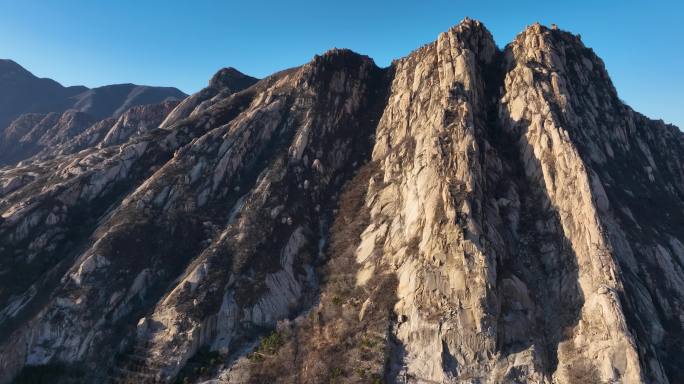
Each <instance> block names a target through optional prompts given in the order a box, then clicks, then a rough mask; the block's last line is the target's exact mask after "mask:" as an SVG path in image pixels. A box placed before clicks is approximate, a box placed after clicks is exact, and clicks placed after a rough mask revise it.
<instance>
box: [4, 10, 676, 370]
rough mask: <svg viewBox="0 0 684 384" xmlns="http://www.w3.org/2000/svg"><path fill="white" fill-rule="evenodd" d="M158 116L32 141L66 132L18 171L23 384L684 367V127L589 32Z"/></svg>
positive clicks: (275, 82)
mask: <svg viewBox="0 0 684 384" xmlns="http://www.w3.org/2000/svg"><path fill="white" fill-rule="evenodd" d="M149 108H150V107H145V108H139V109H135V108H133V109H130V110H129V111H128V112H126V113H125V114H123V115H121V116H120V117H119V118H118V120H114V119H109V120H104V121H100V122H90V121H88V122H87V123H86V122H83V121H82V120H79V116H78V113H77V112H70V113H71V114H72V115H71V116H70V117H65V116H64V115H63V116H61V117H58V116H52V117H50V116H51V115H46V116H43V115H37V114H33V115H27V116H24V117H23V118H22V119H21V120H18V121H15V122H14V123H13V124H12V126H11V129H8V131H7V132H6V135H10V136H12V135H14V136H17V137H19V136H21V137H26V136H27V135H28V136H31V135H30V134H31V132H33V131H36V132H43V130H42V129H44V128H36V127H43V126H46V127H47V126H49V127H51V128H50V129H51V130H52V131H55V132H60V133H63V135H62V136H60V135H57V136H55V135H51V136H49V137H48V138H46V140H47V139H51V140H59V141H60V142H59V143H52V142H49V143H47V142H46V146H47V147H49V148H57V149H51V150H49V151H48V152H47V153H46V152H40V153H37V154H36V155H35V156H34V157H32V158H31V159H29V160H26V161H23V162H22V163H20V164H19V165H17V166H14V167H7V168H4V169H0V214H1V216H0V217H1V218H0V255H1V257H0V263H1V264H0V278H1V279H2V281H3V283H2V284H1V285H0V325H1V326H0V372H2V374H1V375H0V379H1V380H2V381H3V382H4V381H7V382H8V381H11V380H12V379H13V378H15V377H16V378H17V380H18V381H21V380H28V379H29V378H32V377H37V375H40V374H45V373H46V372H47V373H49V374H50V377H51V378H52V380H55V381H57V382H59V381H60V380H61V381H62V382H119V383H139V382H173V381H175V380H178V381H181V382H183V381H187V382H209V383H265V382H276V383H321V382H349V383H357V382H370V383H379V382H386V383H395V382H396V383H509V382H510V383H517V382H519V383H523V382H529V383H606V382H614V383H639V382H645V383H678V382H680V381H682V380H684V371H682V368H681V367H682V366H683V363H684V361H682V359H683V358H682V356H684V354H683V353H682V352H684V350H682V344H684V340H683V336H684V331H683V329H682V327H683V325H684V312H683V310H682V308H683V307H682V304H683V303H682V300H683V299H684V271H683V270H682V268H684V244H683V242H684V166H683V164H682V161H684V135H683V134H682V133H681V132H680V131H679V130H678V129H677V128H676V127H674V126H670V125H666V124H664V123H662V122H660V121H653V120H649V119H647V118H646V117H644V116H642V115H639V114H638V113H636V112H634V111H632V110H631V109H630V108H629V107H628V106H626V105H624V104H623V103H622V102H621V101H620V99H619V98H618V97H617V93H616V91H615V89H614V88H613V86H612V84H611V82H610V79H609V77H608V74H607V72H606V70H605V68H604V65H603V63H602V61H601V60H600V59H599V58H598V57H596V55H595V54H594V53H593V52H592V51H591V49H589V48H586V47H585V46H584V45H583V44H582V42H581V40H580V38H579V37H577V36H575V35H572V34H570V33H568V32H564V31H560V30H558V29H557V28H555V27H554V28H552V29H549V28H546V27H543V26H540V25H533V26H530V27H528V28H527V29H525V31H523V32H522V33H521V34H519V35H518V36H517V37H516V38H515V40H514V41H513V42H511V43H510V44H509V45H507V46H506V47H505V48H504V49H503V51H502V50H500V49H499V48H497V47H496V45H495V44H494V41H493V39H492V36H491V35H490V33H489V32H488V31H487V30H486V28H485V27H484V26H483V25H482V24H481V23H479V22H477V21H473V20H469V19H466V20H464V21H463V22H461V23H460V24H458V25H457V26H455V27H453V28H452V29H450V30H449V31H447V32H445V33H443V34H441V35H440V36H439V37H438V39H437V40H436V41H435V42H433V43H431V44H428V45H426V46H424V47H421V48H419V49H418V50H416V51H414V52H413V53H411V54H410V55H408V56H407V57H405V58H402V59H399V60H396V61H395V62H394V63H393V64H392V65H391V66H390V67H389V68H379V67H377V66H376V65H375V64H374V63H373V61H372V60H371V59H369V58H367V57H365V56H361V55H358V54H356V53H353V52H351V51H348V50H332V51H329V52H326V53H325V54H324V55H322V56H316V57H315V58H314V59H313V60H312V61H311V62H309V63H308V64H306V65H303V66H301V67H298V68H292V69H289V70H286V71H283V72H279V73H276V74H274V75H272V76H269V77H267V78H265V79H262V80H259V81H257V80H256V79H252V78H249V77H247V76H245V75H242V74H240V73H239V72H237V71H236V70H234V69H232V68H227V69H223V70H221V71H219V73H217V75H216V76H214V78H213V79H212V80H211V81H210V83H209V86H208V87H207V88H205V89H204V90H202V91H200V92H198V93H197V94H194V95H192V96H189V97H188V98H186V99H185V100H183V101H181V102H180V103H179V104H177V105H176V104H168V103H167V104H162V105H159V106H156V107H154V109H149ZM46 119H47V120H46ZM44 121H45V122H44ZM54 127H57V128H54ZM45 129H47V128H45ZM14 136H12V137H14ZM35 136H36V137H38V136H40V135H35ZM62 137H63V139H62ZM35 140H36V142H39V143H40V142H41V141H40V140H41V139H40V138H38V139H35ZM57 144H58V145H57Z"/></svg>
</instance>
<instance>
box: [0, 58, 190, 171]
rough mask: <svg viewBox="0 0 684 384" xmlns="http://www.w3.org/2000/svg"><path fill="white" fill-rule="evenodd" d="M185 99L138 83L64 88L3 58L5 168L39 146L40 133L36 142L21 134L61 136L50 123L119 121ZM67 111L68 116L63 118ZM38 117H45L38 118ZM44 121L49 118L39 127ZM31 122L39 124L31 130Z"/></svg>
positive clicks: (0, 143) (0, 94)
mask: <svg viewBox="0 0 684 384" xmlns="http://www.w3.org/2000/svg"><path fill="white" fill-rule="evenodd" d="M186 96H187V95H185V94H184V93H183V92H181V91H179V90H178V89H176V88H169V87H148V86H141V85H135V84H116V85H107V86H103V87H97V88H93V89H88V88H86V87H82V86H77V87H63V86H62V85H60V84H59V83H57V82H56V81H54V80H51V79H41V78H38V77H36V76H34V75H33V74H32V73H30V72H29V71H27V70H26V69H24V68H23V67H21V66H20V65H19V64H17V63H15V62H14V61H12V60H3V59H0V153H2V154H1V155H0V165H2V164H12V163H15V162H17V161H19V160H23V159H25V158H28V157H30V156H32V155H33V154H34V153H35V152H36V149H35V148H36V147H39V145H38V144H39V143H38V141H36V140H38V138H36V137H35V135H34V138H33V139H32V138H23V137H21V136H18V132H20V131H31V130H34V131H35V130H41V129H42V130H44V131H41V134H42V135H47V136H52V135H54V134H56V133H57V132H52V130H47V129H48V128H49V127H47V126H46V125H54V124H57V123H58V121H61V122H62V125H61V127H60V128H63V129H67V128H65V127H64V124H69V122H74V121H73V118H74V116H78V120H79V122H80V124H83V123H84V122H85V121H86V120H89V121H90V122H92V121H97V120H102V119H105V118H110V117H112V118H117V117H119V116H120V115H122V114H123V113H124V112H125V111H126V110H128V109H129V108H131V107H135V106H138V105H147V104H157V103H160V102H162V101H172V100H182V99H184V98H185V97H186ZM76 112H78V113H76ZM62 113H64V115H62V116H60V115H61V114H62ZM39 116H42V117H40V119H39ZM43 118H47V119H48V120H47V121H43V124H39V123H40V122H41V121H42V119H43ZM38 120H40V121H38ZM31 122H35V124H34V125H33V126H30V127H29V126H28V125H29V124H30V123H31ZM76 124H79V123H76ZM84 128H85V127H74V126H71V127H69V128H68V129H67V130H69V131H74V130H76V131H79V130H83V129H84ZM8 130H12V131H13V132H8ZM62 133H63V132H62ZM75 133H78V132H75ZM43 144H44V143H43Z"/></svg>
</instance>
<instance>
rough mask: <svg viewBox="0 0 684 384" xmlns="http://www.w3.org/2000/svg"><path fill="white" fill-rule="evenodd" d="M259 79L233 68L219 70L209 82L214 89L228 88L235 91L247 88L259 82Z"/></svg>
mask: <svg viewBox="0 0 684 384" xmlns="http://www.w3.org/2000/svg"><path fill="white" fill-rule="evenodd" d="M257 81H258V79H256V78H254V77H251V76H248V75H245V74H244V73H242V72H240V71H238V70H237V69H235V68H233V67H227V68H223V69H221V70H219V71H218V72H216V74H214V76H213V77H212V78H211V80H209V86H210V87H214V88H228V89H231V90H233V91H237V90H241V89H244V88H247V87H248V86H250V85H252V84H254V83H255V82H257Z"/></svg>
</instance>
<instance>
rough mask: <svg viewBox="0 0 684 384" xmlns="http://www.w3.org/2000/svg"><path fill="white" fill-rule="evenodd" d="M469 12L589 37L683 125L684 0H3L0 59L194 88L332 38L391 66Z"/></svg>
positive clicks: (631, 99)
mask: <svg viewBox="0 0 684 384" xmlns="http://www.w3.org/2000/svg"><path fill="white" fill-rule="evenodd" d="M465 16H469V17H471V18H475V19H479V20H481V21H483V22H484V23H485V25H486V26H487V28H488V29H489V30H490V31H491V32H492V34H493V35H494V38H495V40H496V42H497V44H498V45H499V46H500V47H503V46H505V45H506V44H507V43H508V42H510V41H511V40H512V39H513V38H514V37H515V35H516V34H518V33H519V32H520V31H522V30H523V29H524V28H525V26H527V25H529V24H532V23H533V22H535V21H539V22H541V23H542V24H546V25H550V24H551V23H556V24H558V26H559V27H560V28H561V29H565V30H569V31H572V32H574V33H579V34H581V35H582V40H583V41H584V43H585V44H586V45H588V46H589V47H592V48H593V49H594V50H595V51H596V53H597V54H598V55H599V56H600V57H602V58H603V60H604V61H605V63H606V66H607V68H608V72H609V73H610V75H611V76H612V79H613V81H614V83H615V86H616V88H617V90H618V93H619V95H620V97H621V98H622V99H623V100H625V101H626V102H627V103H628V104H630V105H631V106H632V107H633V108H635V109H636V110H637V111H640V112H642V113H644V114H646V115H648V116H649V117H652V118H662V119H663V120H665V121H666V122H670V123H674V124H677V125H678V126H679V127H680V128H684V96H683V95H684V29H683V25H682V24H684V0H663V1H635V0H593V1H585V0H574V1H562V2H561V1H545V0H534V1H528V0H513V1H486V0H467V1H462V0H450V1H449V0H394V1H379V0H362V1H359V0H339V1H326V0H318V1H296V0H290V1H287V0H280V1H276V0H273V1H265V0H242V1H229V0H223V1H220V0H184V1H172V0H166V1H162V0H135V1H131V0H109V1H107V0H42V1H36V0H0V58H10V59H13V60H15V61H17V62H18V63H19V64H21V65H22V66H24V67H25V68H27V69H28V70H29V71H31V72H33V73H34V74H35V75H37V76H40V77H50V78H53V79H55V80H57V81H59V82H60V83H62V84H64V85H78V84H83V85H86V86H89V87H94V86H100V85H105V84H113V83H127V82H132V83H138V84H147V85H166V86H175V87H178V88H180V89H181V90H183V91H184V92H186V93H192V92H195V91H197V90H199V89H201V88H202V87H204V86H205V85H206V84H207V81H208V79H209V78H210V77H211V76H212V75H213V74H214V73H215V72H216V71H217V70H218V69H220V68H222V67H226V66H233V67H236V68H238V69H239V70H241V71H242V72H245V73H247V74H250V75H253V76H256V77H263V76H266V75H268V74H270V73H272V72H275V71H277V70H280V69H284V68H288V67H292V66H296V65H300V64H303V63H305V62H307V61H309V60H310V59H311V57H312V56H313V55H314V54H317V53H322V52H325V51H326V50H328V49H330V48H333V47H337V48H351V49H353V50H355V51H357V52H359V53H363V54H366V55H369V56H371V57H372V58H373V59H374V60H375V61H376V63H378V65H381V66H387V65H389V63H390V62H391V60H392V59H394V58H398V57H401V56H404V55H406V54H407V53H409V52H410V51H412V50H413V49H415V48H417V47H419V46H421V45H423V44H425V43H428V42H430V41H433V40H435V39H436V37H437V35H438V34H439V33H440V32H443V31H445V30H447V29H448V28H449V27H450V26H452V25H454V24H456V23H458V22H459V21H460V20H461V19H463V18H464V17H465Z"/></svg>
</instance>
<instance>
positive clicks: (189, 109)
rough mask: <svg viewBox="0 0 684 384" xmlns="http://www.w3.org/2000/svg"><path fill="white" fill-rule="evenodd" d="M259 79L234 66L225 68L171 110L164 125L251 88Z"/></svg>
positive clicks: (194, 113)
mask: <svg viewBox="0 0 684 384" xmlns="http://www.w3.org/2000/svg"><path fill="white" fill-rule="evenodd" d="M257 81H258V79H256V78H254V77H251V76H247V75H245V74H243V73H241V72H239V71H238V70H236V69H235V68H233V67H229V68H223V69H221V70H220V71H218V72H217V73H216V74H215V75H214V76H213V77H212V78H211V80H210V81H209V86H208V87H206V88H204V89H202V90H201V91H199V92H197V93H195V94H193V95H191V96H190V97H187V98H185V100H183V101H182V102H181V103H180V104H179V105H178V106H177V107H176V108H175V109H174V110H173V111H171V113H169V115H168V116H167V117H166V119H165V120H164V122H163V123H162V127H169V126H171V125H172V124H174V123H176V122H178V121H179V120H181V119H184V118H186V117H189V116H192V115H196V114H197V113H199V112H200V111H201V110H202V109H203V108H205V107H207V106H209V105H211V104H212V103H213V102H215V101H216V100H220V99H221V98H223V97H225V96H226V95H230V94H231V93H235V92H239V91H241V90H243V89H245V88H249V87H250V86H252V85H254V83H256V82H257Z"/></svg>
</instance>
